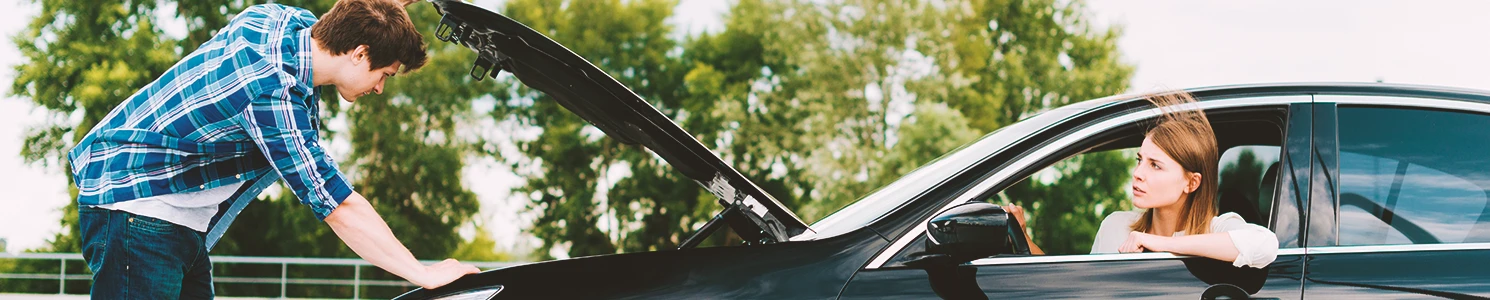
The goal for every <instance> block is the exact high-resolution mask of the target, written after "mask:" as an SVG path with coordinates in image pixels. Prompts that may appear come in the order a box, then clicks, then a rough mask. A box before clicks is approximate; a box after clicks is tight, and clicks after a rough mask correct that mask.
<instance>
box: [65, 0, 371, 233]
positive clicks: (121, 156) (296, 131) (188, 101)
mask: <svg viewBox="0 0 1490 300" xmlns="http://www.w3.org/2000/svg"><path fill="white" fill-rule="evenodd" d="M315 22H316V17H315V15H313V14H311V13H310V12H309V11H306V10H304V9H299V8H294V7H288V6H283V5H273V4H269V5H257V6H253V7H250V8H248V9H247V10H245V11H243V12H242V13H240V14H238V16H236V17H234V18H233V20H232V21H231V22H230V23H229V24H228V26H227V27H225V28H223V29H221V30H219V31H218V33H217V35H216V36H214V37H212V39H211V40H209V41H207V42H206V43H204V44H202V45H201V47H200V48H198V49H197V50H196V51H193V52H192V53H190V54H188V55H186V57H185V58H183V59H182V60H181V61H180V62H177V63H176V65H175V66H172V67H171V68H170V69H169V70H166V72H165V74H162V75H161V76H160V78H158V79H156V80H155V82H151V83H150V84H149V85H146V86H145V87H144V88H142V89H140V91H138V92H135V94H134V95H132V96H130V97H129V99H127V100H125V101H124V102H123V103H121V104H120V105H119V106H118V107H115V108H114V110H113V111H111V112H109V114H108V116H106V117H104V118H103V120H102V121H100V122H99V124H98V125H97V126H94V127H93V129H92V131H89V132H88V134H87V135H86V136H84V137H83V139H82V141H80V142H79V143H78V145H77V147H74V148H73V149H72V150H71V151H70V152H68V159H69V161H70V162H71V163H72V174H73V181H74V183H75V184H77V187H78V204H79V205H84V206H91V205H103V204H110V203H118V202H123V201H129V200H134V199H140V198H146V197H151V196H158V195H165V194H172V193H185V192H195V191H201V190H206V189H212V188H216V187H220V186H225V185H230V184H234V183H239V182H243V183H244V185H243V187H242V188H240V189H239V190H238V191H237V193H235V194H234V196H233V197H231V198H230V199H224V200H225V201H224V203H223V204H222V205H221V206H220V208H223V209H220V210H219V213H218V216H217V217H215V218H214V219H213V222H212V225H211V226H210V227H209V229H208V237H209V242H208V245H209V246H208V248H211V245H212V244H213V243H215V242H216V240H217V238H219V237H221V235H222V231H223V230H224V229H225V228H226V227H227V225H228V224H229V223H231V222H232V219H233V218H234V217H236V215H237V214H238V213H239V212H241V211H242V209H243V206H245V205H247V204H248V202H251V200H252V199H253V198H254V197H257V196H258V194H259V192H261V191H263V189H264V188H266V187H268V186H269V185H270V184H272V183H273V182H275V181H277V180H278V179H280V178H283V179H284V182H285V184H286V185H287V186H288V187H289V188H290V190H292V191H293V192H294V193H295V196H296V197H297V198H299V199H300V202H301V203H304V204H306V205H309V206H310V207H311V209H313V210H314V211H315V215H316V217H318V218H322V219H324V218H326V216H327V215H329V214H331V211H332V210H333V209H335V208H336V206H337V205H339V204H340V203H341V201H342V200H345V199H346V198H347V196H349V195H351V194H352V186H351V185H350V184H348V182H347V180H346V178H345V177H344V176H343V175H342V174H341V171H339V170H337V166H336V162H334V161H332V160H331V157H330V156H328V155H326V153H325V151H324V150H323V149H322V147H321V146H320V137H319V133H318V129H319V128H318V127H319V123H320V122H319V120H320V118H319V111H320V108H319V104H320V102H319V100H320V97H319V94H318V93H317V92H316V89H315V88H314V86H313V83H312V81H311V61H310V60H311V48H310V45H311V42H312V41H311V39H310V26H311V24H315Z"/></svg>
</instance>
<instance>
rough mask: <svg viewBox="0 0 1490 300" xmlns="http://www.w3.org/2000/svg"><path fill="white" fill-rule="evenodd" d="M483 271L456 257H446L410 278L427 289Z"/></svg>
mask: <svg viewBox="0 0 1490 300" xmlns="http://www.w3.org/2000/svg"><path fill="white" fill-rule="evenodd" d="M476 273H481V270H480V269H477V268H476V266H473V265H471V264H463V263H460V262H459V261H456V260H454V259H446V260H445V261H441V262H438V263H435V264H433V265H429V266H425V267H424V272H422V273H419V274H417V275H414V276H413V278H409V281H410V282H413V283H414V284H417V285H419V286H420V287H423V288H425V289H434V288H437V287H441V286H445V285H446V284H450V282H451V281H455V280H456V279H460V278H461V277H462V276H466V274H476Z"/></svg>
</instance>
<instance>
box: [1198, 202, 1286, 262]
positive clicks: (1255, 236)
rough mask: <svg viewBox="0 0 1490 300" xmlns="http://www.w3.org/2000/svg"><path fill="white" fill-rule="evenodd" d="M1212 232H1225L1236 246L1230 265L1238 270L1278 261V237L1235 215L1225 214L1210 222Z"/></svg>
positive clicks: (1264, 228)
mask: <svg viewBox="0 0 1490 300" xmlns="http://www.w3.org/2000/svg"><path fill="white" fill-rule="evenodd" d="M1211 229H1212V230H1211V231H1212V232H1225V233H1227V235H1229V236H1231V244H1232V245H1235V246H1236V250H1237V257H1236V259H1235V260H1233V261H1232V263H1231V265H1233V266H1236V267H1238V268H1240V267H1242V266H1248V267H1253V268H1262V267H1266V266H1267V265H1268V264H1271V263H1273V260H1276V259H1278V236H1277V235H1276V234H1273V232H1272V231H1269V230H1268V229H1267V228H1266V227H1262V226H1257V225H1256V224H1251V223H1247V221H1245V220H1243V219H1242V217H1241V216H1240V215H1237V214H1236V213H1226V214H1223V215H1221V216H1218V217H1216V219H1215V220H1214V221H1212V222H1211Z"/></svg>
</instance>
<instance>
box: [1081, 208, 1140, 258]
mask: <svg viewBox="0 0 1490 300" xmlns="http://www.w3.org/2000/svg"><path fill="white" fill-rule="evenodd" d="M1140 216H1141V214H1139V213H1135V212H1130V211H1119V212H1113V213H1112V214H1109V215H1107V218H1104V219H1102V225H1101V226H1099V227H1097V236H1096V238H1095V239H1093V240H1092V254H1104V253H1118V247H1121V246H1122V245H1123V242H1126V241H1127V240H1128V232H1129V231H1133V230H1132V229H1131V227H1132V226H1133V221H1134V220H1138V218H1139V217H1140Z"/></svg>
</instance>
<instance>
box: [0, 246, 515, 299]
mask: <svg viewBox="0 0 1490 300" xmlns="http://www.w3.org/2000/svg"><path fill="white" fill-rule="evenodd" d="M0 260H16V261H21V260H56V261H57V265H58V269H59V271H58V272H57V273H45V274H39V273H0V279H22V280H55V281H57V283H58V287H57V294H59V295H61V294H66V291H67V281H68V280H92V279H93V275H92V274H91V273H90V272H88V271H87V268H84V272H83V273H77V272H73V273H69V272H67V262H68V261H83V255H82V254H79V253H16V254H12V253H4V252H0ZM211 261H212V264H213V265H219V264H256V265H279V277H236V276H217V274H213V277H212V281H213V282H215V283H244V284H279V297H280V298H285V296H286V291H287V289H286V287H287V286H289V285H331V286H350V287H352V299H361V296H362V295H361V290H362V287H365V286H391V287H414V284H413V283H410V282H408V281H404V280H369V279H363V278H362V268H363V267H374V268H376V266H373V265H372V264H371V263H368V262H367V261H366V260H362V259H357V258H306V257H273V256H217V255H213V256H212V258H211ZM420 262H421V263H424V264H433V263H436V262H439V261H420ZM463 263H469V264H473V265H475V266H476V267H477V268H480V269H482V270H491V269H500V268H506V267H510V266H514V265H518V264H521V263H517V262H463ZM290 266H339V267H352V268H353V271H352V274H353V275H352V278H351V279H340V278H291V277H289V268H290ZM214 270H216V268H215V267H214ZM0 271H9V270H0ZM3 292H12V293H13V291H0V293H3Z"/></svg>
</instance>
